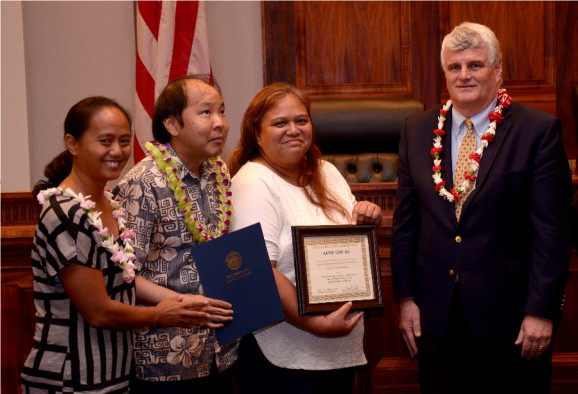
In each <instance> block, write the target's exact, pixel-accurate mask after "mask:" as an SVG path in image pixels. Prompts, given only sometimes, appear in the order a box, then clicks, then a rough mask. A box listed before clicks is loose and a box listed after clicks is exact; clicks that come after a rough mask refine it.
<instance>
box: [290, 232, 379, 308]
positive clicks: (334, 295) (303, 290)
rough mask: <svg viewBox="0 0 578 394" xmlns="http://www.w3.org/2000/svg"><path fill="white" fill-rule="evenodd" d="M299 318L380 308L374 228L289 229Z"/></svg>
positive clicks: (377, 256)
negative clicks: (349, 306)
mask: <svg viewBox="0 0 578 394" xmlns="http://www.w3.org/2000/svg"><path fill="white" fill-rule="evenodd" d="M291 232H292V236H293V251H294V256H295V282H296V287H297V299H298V304H299V315H301V316H304V315H315V314H322V313H330V312H333V311H335V310H337V309H339V308H340V307H341V306H342V305H343V304H344V303H345V302H348V301H351V302H352V303H353V306H352V310H366V309H377V308H383V298H382V293H381V270H380V266H379V251H378V243H377V228H376V226H374V225H330V226H292V227H291Z"/></svg>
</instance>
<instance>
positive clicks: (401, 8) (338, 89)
mask: <svg viewBox="0 0 578 394" xmlns="http://www.w3.org/2000/svg"><path fill="white" fill-rule="evenodd" d="M295 30H296V35H297V58H296V61H297V68H296V72H297V74H296V79H297V85H298V86H300V87H301V88H302V89H304V90H305V91H306V92H307V93H308V94H309V95H310V96H311V97H312V98H316V97H339V96H343V95H344V94H346V95H347V96H348V97H355V96H360V95H366V94H380V95H382V96H383V97H388V96H389V97H391V96H396V97H399V96H405V97H408V96H411V92H412V88H411V81H412V80H411V78H410V75H411V65H410V62H409V59H410V53H409V43H408V38H409V3H407V2H330V1H327V2H325V1H322V2H296V3H295Z"/></svg>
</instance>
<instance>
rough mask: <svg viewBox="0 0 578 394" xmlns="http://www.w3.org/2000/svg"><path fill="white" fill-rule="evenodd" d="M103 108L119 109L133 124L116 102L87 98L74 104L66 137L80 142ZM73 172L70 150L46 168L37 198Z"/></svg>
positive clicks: (97, 97)
mask: <svg viewBox="0 0 578 394" xmlns="http://www.w3.org/2000/svg"><path fill="white" fill-rule="evenodd" d="M103 107H114V108H118V109H119V110H120V111H121V112H122V113H123V115H124V116H125V117H126V120H127V121H128V124H129V125H130V124H131V123H132V120H131V116H130V114H129V113H128V111H127V110H126V109H124V108H123V107H122V106H121V105H120V104H119V103H117V102H116V101H114V100H112V99H109V98H107V97H102V96H94V97H87V98H85V99H84V100H81V101H79V102H78V103H76V104H74V105H73V106H72V108H70V110H69V111H68V114H67V115H66V119H64V135H66V134H70V135H71V136H73V137H74V139H75V140H79V139H80V137H82V135H83V134H84V132H85V131H86V130H87V129H88V128H89V127H90V122H91V120H92V118H93V117H94V115H95V114H96V113H97V112H98V111H99V110H100V109H101V108H103ZM71 170H72V154H70V152H69V151H68V149H66V150H64V151H63V152H61V153H60V154H59V155H58V156H56V157H55V158H54V159H52V161H51V162H50V163H48V165H47V166H46V167H45V168H44V176H45V177H46V180H41V181H39V182H38V183H36V185H34V189H33V190H32V194H34V196H36V195H37V194H38V193H39V192H40V191H41V190H44V189H48V188H51V187H56V186H58V185H60V184H61V183H62V181H63V180H64V179H65V178H66V177H67V176H68V175H69V174H70V171H71Z"/></svg>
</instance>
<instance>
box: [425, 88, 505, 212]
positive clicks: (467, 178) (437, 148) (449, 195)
mask: <svg viewBox="0 0 578 394" xmlns="http://www.w3.org/2000/svg"><path fill="white" fill-rule="evenodd" d="M498 101H499V104H498V105H497V106H496V108H495V109H494V110H493V111H491V112H490V115H489V118H490V126H489V127H488V130H487V131H486V132H485V133H484V135H483V136H482V142H481V144H480V147H479V148H478V149H477V150H476V151H475V152H474V153H471V154H470V163H471V164H470V169H469V170H468V171H466V172H465V173H464V181H463V182H462V184H461V185H460V186H459V187H457V188H454V189H452V190H450V191H449V192H448V191H447V189H446V187H445V186H446V183H445V181H444V180H443V179H442V160H441V153H442V151H443V146H442V136H443V135H444V134H445V130H444V129H443V128H444V122H445V120H446V115H447V113H448V111H449V109H450V107H451V106H452V100H448V101H447V102H446V104H445V105H444V106H443V107H442V108H441V109H440V115H439V116H438V128H437V129H435V130H434V131H433V132H434V135H435V138H434V144H433V146H434V147H433V148H432V150H431V156H432V158H433V159H434V166H433V168H432V170H433V172H434V173H433V175H432V177H433V180H434V183H435V190H436V192H437V193H439V195H440V196H442V197H443V198H445V199H447V200H448V201H449V202H454V201H457V200H459V199H460V197H461V195H462V194H463V193H465V192H466V191H467V190H468V189H470V188H471V187H473V185H474V182H475V180H476V176H477V173H478V169H479V168H480V162H481V161H482V155H483V153H484V149H485V148H487V146H488V145H489V143H490V142H492V141H493V140H494V136H495V135H496V126H497V125H498V124H500V123H502V120H503V119H504V117H503V116H502V111H503V109H504V108H508V107H509V106H510V104H511V102H512V98H511V97H510V96H509V95H508V93H507V92H506V89H500V90H499V91H498ZM454 187H456V185H454Z"/></svg>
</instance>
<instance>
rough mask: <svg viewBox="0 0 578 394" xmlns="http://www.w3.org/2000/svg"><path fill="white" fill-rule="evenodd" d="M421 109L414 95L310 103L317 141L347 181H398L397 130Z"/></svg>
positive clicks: (327, 157)
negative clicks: (409, 96) (411, 96)
mask: <svg viewBox="0 0 578 394" xmlns="http://www.w3.org/2000/svg"><path fill="white" fill-rule="evenodd" d="M422 111H423V103H422V102H421V101H420V100H417V99H412V98H409V99H381V98H371V99H365V98H361V99H323V100H314V101H312V103H311V119H312V121H313V127H314V128H315V136H316V137H315V138H316V142H317V144H318V146H319V148H320V149H321V152H322V153H323V158H324V159H325V160H327V161H329V162H331V163H333V164H334V165H335V166H336V167H337V169H338V170H339V171H340V172H341V173H342V174H343V176H344V177H345V179H346V180H347V182H348V183H377V182H395V181H397V176H396V169H397V161H398V159H397V157H398V145H399V136H400V131H401V128H402V126H403V123H404V121H405V118H406V117H408V116H409V115H413V114H416V113H419V112H422Z"/></svg>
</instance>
